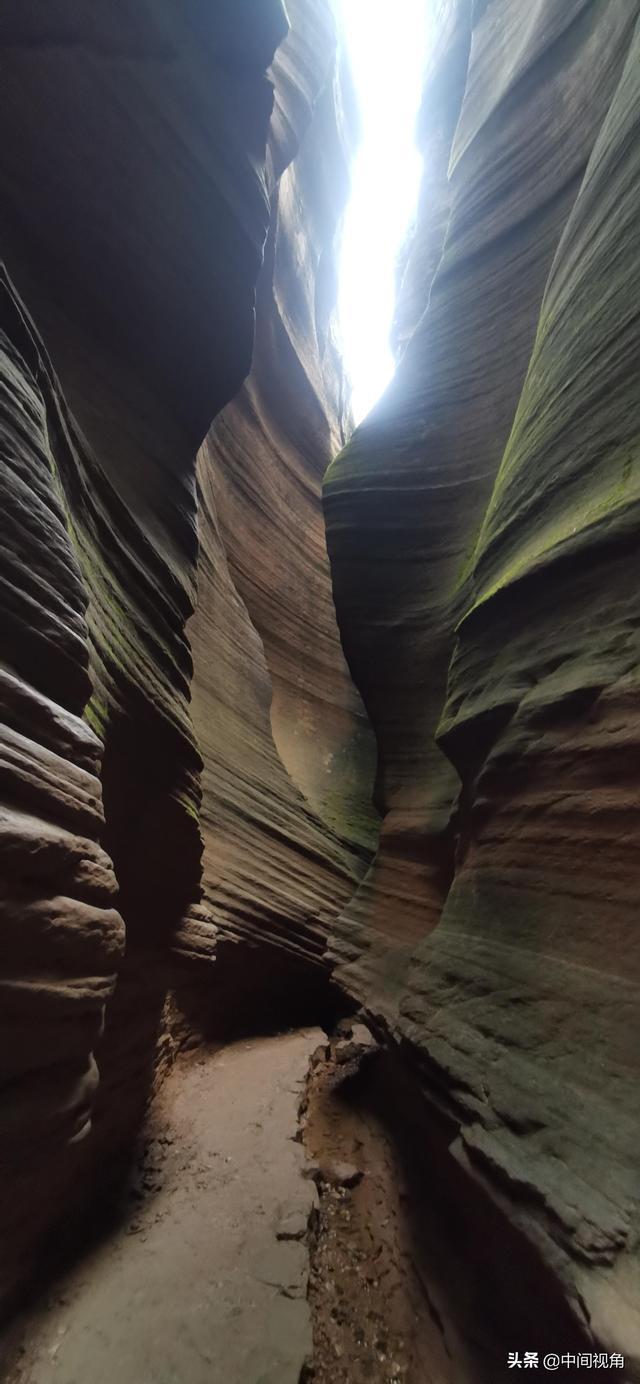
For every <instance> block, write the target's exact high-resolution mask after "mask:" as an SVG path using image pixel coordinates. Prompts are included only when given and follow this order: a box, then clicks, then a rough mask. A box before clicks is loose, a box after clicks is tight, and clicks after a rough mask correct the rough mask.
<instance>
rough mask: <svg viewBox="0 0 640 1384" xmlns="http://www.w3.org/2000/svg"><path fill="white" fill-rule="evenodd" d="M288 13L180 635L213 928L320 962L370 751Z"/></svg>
mask: <svg viewBox="0 0 640 1384" xmlns="http://www.w3.org/2000/svg"><path fill="white" fill-rule="evenodd" d="M290 17H291V32H290V35H289V37H288V39H287V41H286V42H285V43H284V44H283V46H282V47H281V48H280V50H279V52H278V55H277V58H276V62H275V63H274V68H273V75H274V80H275V85H276V97H275V109H274V120H273V124H272V132H271V139H270V146H269V170H270V184H271V188H272V217H271V227H270V231H269V237H268V240H267V246H266V253H265V264H264V268H263V271H262V274H261V276H260V280H259V284H258V297H257V317H256V340H255V348H254V357H253V365H252V370H251V374H250V376H249V379H248V381H247V383H246V385H245V386H244V388H243V389H242V390H241V392H240V394H239V395H238V396H237V398H236V399H235V400H234V401H233V403H231V404H230V405H229V406H228V408H226V409H225V410H224V411H223V412H222V414H221V415H220V416H219V418H217V419H216V422H215V423H214V426H213V428H212V430H211V433H210V434H209V437H208V439H207V442H206V444H205V446H204V447H203V449H202V452H201V454H200V459H199V485H200V505H199V530H200V540H201V555H200V565H199V574H198V605H197V610H196V614H195V615H194V618H193V621H192V622H191V626H190V637H191V641H192V646H193V651H194V662H195V678H194V719H195V724H196V729H197V733H198V739H199V743H200V745H201V747H202V751H203V757H204V762H205V768H204V773H203V810H202V821H203V831H204V838H205V854H204V879H203V884H204V891H205V900H206V903H207V905H208V907H209V908H210V916H211V919H212V922H213V925H214V928H215V934H216V935H217V939H218V941H223V940H224V939H228V938H233V939H244V940H248V941H249V942H251V943H252V945H253V946H260V947H261V948H262V949H263V950H264V948H265V947H268V946H271V945H274V946H276V947H278V948H284V950H285V951H286V952H287V953H288V954H290V955H292V956H294V957H300V958H302V959H304V958H305V957H306V958H307V959H311V960H313V961H321V960H322V958H323V956H324V952H325V943H326V935H327V928H328V926H329V925H330V924H331V923H332V922H333V921H334V920H335V919H336V917H337V916H338V914H339V912H340V911H341V909H342V907H343V906H344V904H345V903H346V901H347V899H348V898H349V897H350V895H351V894H352V893H353V891H354V889H355V888H356V886H357V882H358V879H359V877H360V875H361V874H362V872H363V870H364V868H365V865H366V862H367V860H368V859H369V856H370V852H371V848H372V846H373V845H374V843H375V831H376V823H375V814H373V813H372V809H371V806H370V797H371V777H372V773H373V767H374V751H373V745H372V738H371V733H370V730H369V727H368V723H367V720H366V717H365V715H364V712H363V710H362V707H361V705H360V703H359V700H358V698H357V695H356V693H355V689H354V687H353V684H352V682H351V679H350V677H349V674H348V672H347V669H346V665H345V663H344V658H343V655H342V651H341V648H340V644H339V639H338V631H337V626H336V619H335V611H334V607H333V600H332V594H331V582H330V575H329V564H328V559H327V553H326V547H325V537H324V523H323V516H322V505H321V483H322V477H323V474H324V471H325V470H326V467H327V465H328V463H329V461H330V460H331V457H332V456H333V455H334V453H335V451H336V449H337V447H339V446H340V445H341V443H342V441H343V440H344V413H345V386H344V382H343V375H342V366H341V362H340V359H339V356H338V353H337V350H336V347H335V344H334V339H333V326H332V315H333V309H334V302H335V293H336V283H335V270H336V255H335V248H334V241H335V237H336V230H337V225H338V221H339V217H340V215H341V211H342V206H343V202H344V199H345V197H346V191H347V187H348V173H347V167H346V158H347V156H348V153H349V145H350V141H351V139H352V134H351V120H352V118H350V117H349V114H348V107H347V115H346V116H341V112H342V111H343V110H344V109H345V98H346V96H347V95H348V91H349V88H348V74H347V73H345V72H342V73H341V74H339V80H340V99H339V100H338V99H337V97H336V81H337V80H338V77H337V75H336V35H335V26H334V21H333V19H332V16H331V11H330V9H329V8H328V7H324V6H320V7H318V6H317V5H315V4H312V3H310V0H298V3H296V4H295V5H293V6H291V7H290ZM285 164H286V165H287V166H286V170H285V171H284V172H283V171H282V170H283V167H284V165H285ZM276 179H278V181H277V182H276ZM207 936H209V938H210V939H211V942H212V943H213V937H214V933H213V932H209V933H207V930H206V927H204V926H200V927H199V929H198V939H197V943H196V944H195V945H197V948H198V949H199V950H200V951H202V950H206V946H207ZM243 964H244V965H246V964H247V963H246V960H245V962H244V963H243ZM261 964H264V958H263V960H262V962H261Z"/></svg>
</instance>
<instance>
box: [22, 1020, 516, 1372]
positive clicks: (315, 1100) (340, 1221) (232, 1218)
mask: <svg viewBox="0 0 640 1384" xmlns="http://www.w3.org/2000/svg"><path fill="white" fill-rule="evenodd" d="M379 1060H380V1059H379V1055H378V1052H377V1048H376V1044H375V1043H374V1041H373V1040H372V1038H371V1036H370V1034H369V1033H368V1031H367V1030H366V1029H365V1028H364V1027H363V1026H362V1025H361V1024H357V1023H356V1024H351V1023H347V1022H345V1021H343V1022H342V1023H341V1024H340V1025H339V1026H338V1031H337V1033H336V1035H335V1036H334V1037H333V1038H332V1039H328V1038H327V1036H326V1034H325V1033H324V1032H323V1031H322V1030H321V1029H319V1028H315V1029H302V1030H299V1031H294V1032H289V1033H286V1034H281V1035H278V1036H271V1037H260V1038H252V1039H250V1040H243V1041H240V1042H236V1043H233V1044H230V1045H228V1046H226V1047H223V1048H218V1049H215V1048H212V1047H206V1046H205V1047H200V1048H198V1049H196V1050H195V1051H194V1052H190V1053H188V1054H185V1055H183V1056H181V1057H179V1058H178V1059H177V1061H176V1063H175V1066H174V1068H173V1070H172V1071H171V1073H170V1075H169V1076H168V1078H167V1080H166V1081H165V1083H164V1085H163V1087H162V1089H161V1091H160V1094H159V1096H158V1097H157V1098H156V1100H155V1102H154V1103H153V1105H152V1107H151V1110H150V1113H149V1117H148V1120H147V1123H146V1126H145V1129H144V1130H143V1132H142V1134H141V1138H140V1141H139V1147H138V1152H137V1157H136V1160H135V1163H134V1165H133V1169H132V1173H131V1177H130V1180H129V1184H128V1189H127V1193H126V1195H125V1197H124V1199H123V1202H122V1205H121V1206H120V1208H119V1214H118V1216H117V1218H116V1219H115V1220H114V1221H112V1222H111V1223H110V1225H109V1227H108V1228H107V1229H106V1230H104V1231H103V1233H102V1234H101V1236H100V1238H99V1239H98V1240H96V1239H95V1237H94V1240H93V1243H92V1244H91V1245H90V1246H89V1247H86V1246H85V1249H84V1251H83V1252H82V1253H81V1254H78V1255H77V1256H76V1259H75V1262H74V1264H73V1265H72V1266H71V1267H70V1268H69V1267H68V1268H67V1269H66V1270H65V1271H64V1272H61V1273H59V1274H58V1275H57V1276H56V1277H54V1278H52V1279H51V1280H50V1281H49V1285H48V1287H47V1289H46V1290H45V1292H44V1293H42V1294H41V1296H40V1300H39V1301H38V1302H36V1303H35V1304H34V1305H32V1307H31V1308H30V1310H28V1311H25V1312H24V1313H23V1314H22V1316H21V1317H20V1319H19V1320H18V1321H17V1322H15V1323H14V1325H13V1327H12V1329H11V1331H10V1332H9V1333H8V1334H7V1335H6V1336H5V1339H4V1342H3V1343H2V1342H0V1377H1V1378H2V1379H3V1380H4V1381H5V1384H113V1381H114V1379H115V1380H117V1384H298V1381H308V1384H364V1381H365V1380H366V1381H368V1382H369V1381H371V1384H497V1381H498V1380H501V1379H502V1374H501V1373H499V1372H498V1371H497V1370H496V1369H495V1368H493V1366H495V1364H496V1358H494V1359H493V1360H489V1359H488V1358H487V1357H486V1355H485V1354H483V1350H482V1348H480V1349H478V1343H477V1342H472V1343H470V1342H469V1340H468V1339H464V1333H462V1334H461V1333H460V1331H459V1330H458V1326H457V1323H456V1317H455V1313H453V1314H450V1313H449V1312H448V1310H447V1308H446V1306H445V1308H444V1309H443V1299H442V1296H441V1295H440V1296H438V1291H439V1289H438V1287H437V1285H436V1291H434V1286H433V1283H432V1281H431V1277H430V1273H431V1270H432V1269H433V1263H437V1264H439V1263H440V1261H441V1260H442V1255H443V1251H442V1244H441V1243H440V1244H435V1243H434V1242H433V1241H432V1242H429V1241H428V1238H427V1242H426V1244H425V1243H424V1242H423V1228H422V1227H421V1226H420V1225H417V1224H416V1190H415V1187H413V1186H408V1185H407V1180H406V1168H405V1165H404V1163H403V1160H402V1156H401V1153H400V1151H399V1148H398V1146H397V1143H396V1141H395V1138H394V1137H393V1136H392V1134H391V1133H390V1132H389V1129H388V1128H387V1127H386V1126H385V1124H384V1121H383V1120H382V1118H381V1117H380V1116H379V1115H378V1114H376V1113H374V1111H373V1108H372V1106H371V1103H370V1102H368V1100H367V1099H366V1096H365V1097H363V1095H362V1090H363V1088H364V1090H365V1092H366V1088H367V1082H368V1085H369V1089H371V1088H374V1089H377V1088H378V1086H379V1080H378V1072H379V1068H378V1065H377V1064H378V1062H379ZM425 1252H426V1254H427V1255H428V1256H431V1259H432V1260H433V1263H430V1262H429V1261H425V1258H424V1253H425ZM456 1292H457V1287H456ZM505 1358H506V1357H505Z"/></svg>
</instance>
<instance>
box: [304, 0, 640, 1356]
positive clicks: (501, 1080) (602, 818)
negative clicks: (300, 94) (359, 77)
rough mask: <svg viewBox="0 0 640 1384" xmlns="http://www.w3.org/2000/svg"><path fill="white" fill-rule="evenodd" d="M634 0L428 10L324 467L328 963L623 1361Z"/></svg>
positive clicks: (629, 1057) (627, 1193)
mask: <svg viewBox="0 0 640 1384" xmlns="http://www.w3.org/2000/svg"><path fill="white" fill-rule="evenodd" d="M638 15H639V11H638V6H637V5H636V4H633V5H628V6H619V5H617V4H615V3H608V4H607V3H605V4H602V5H594V4H590V3H584V2H583V0H576V3H572V4H567V5H562V6H560V5H557V4H555V3H552V2H551V0H538V3H536V4H535V5H533V6H530V7H529V9H528V11H527V16H526V22H523V14H522V12H521V11H520V10H519V8H518V7H517V6H513V5H511V4H509V3H506V2H505V3H503V2H502V0H491V3H489V4H480V5H476V6H471V5H469V4H466V3H459V4H453V5H450V6H447V7H444V14H443V15H441V23H442V35H441V42H440V44H439V45H438V46H437V56H436V59H435V68H434V70H433V71H432V72H431V74H430V79H429V82H428V86H427V95H426V97H425V103H424V116H423V122H422V136H423V140H424V144H425V150H426V152H427V158H428V168H427V175H426V176H427V192H428V197H426V198H425V199H424V200H423V206H422V214H421V218H420V221H419V224H418V227H417V230H416V235H415V241H414V246H413V249H412V252H411V256H410V260H409V263H408V266H407V268H406V272H405V276H404V281H403V287H402V291H401V301H400V308H399V325H398V332H397V334H398V339H399V340H400V341H403V340H406V341H407V344H406V349H405V352H404V355H403V357H402V360H401V362H400V364H399V368H398V371H397V374H396V377H395V379H394V381H393V383H392V384H391V386H390V387H389V389H388V391H387V393H386V395H385V397H384V398H383V399H382V401H381V402H380V403H379V405H378V406H377V407H376V408H375V409H374V410H373V412H372V413H371V415H370V416H369V417H368V418H367V419H366V420H365V422H364V424H363V425H362V426H361V427H360V428H358V429H357V431H356V432H355V434H354V436H353V437H352V439H351V441H350V443H349V445H348V446H347V448H346V449H345V450H344V451H343V452H342V453H341V455H340V456H339V457H338V458H337V460H336V461H335V462H334V464H333V465H332V467H331V468H330V470H329V473H328V476H327V480H326V488H325V506H326V514H327V521H328V531H329V547H330V554H331V560H332V567H333V574H334V586H335V592H336V601H337V607H338V614H339V620H340V626H341V631H342V636H343V642H344V645H345V649H346V652H347V656H348V659H349V662H350V665H351V668H352V671H353V673H354V676H355V679H356V682H357V683H358V685H359V687H360V689H361V691H362V694H363V698H364V701H365V704H366V706H367V708H368V710H369V713H370V715H371V718H372V720H373V723H374V726H375V729H376V733H377V737H378V744H379V751H380V758H379V769H378V789H377V795H378V800H379V804H380V806H381V809H382V810H383V812H384V814H385V816H384V823H383V828H382V835H381V845H380V850H379V854H378V857H377V861H376V864H375V867H374V869H373V871H372V872H371V874H370V876H369V877H368V879H367V882H366V884H365V886H364V887H363V889H361V891H360V892H359V894H358V896H357V897H356V899H355V900H354V903H353V905H352V906H351V907H350V908H349V909H348V910H347V911H346V913H345V916H344V918H343V920H342V921H341V924H340V927H339V928H338V930H337V936H336V942H335V954H336V959H337V963H338V973H339V974H340V976H341V980H342V983H343V985H344V986H345V987H347V988H348V989H349V990H350V991H351V992H352V993H353V992H354V991H355V992H356V993H357V994H358V995H359V996H360V998H361V999H362V1000H363V1001H364V1002H365V1003H366V1005H367V1006H368V1007H369V1008H370V1009H371V1011H372V1012H373V1013H376V1012H377V1013H378V1014H383V1015H385V1017H386V1019H387V1022H388V1024H389V1025H390V1027H391V1029H392V1031H393V1032H394V1033H395V1034H396V1036H397V1037H398V1038H399V1039H401V1040H402V1041H403V1044H404V1050H405V1051H407V1052H409V1051H411V1052H412V1053H413V1056H414V1059H415V1062H416V1065H417V1069H418V1070H419V1071H420V1073H421V1080H422V1085H423V1089H424V1092H425V1095H426V1097H427V1100H428V1102H429V1105H430V1107H431V1109H432V1110H434V1109H435V1110H437V1111H438V1112H440V1114H441V1115H443V1116H445V1117H446V1119H447V1121H449V1122H450V1130H451V1132H450V1134H449V1138H448V1142H449V1143H450V1144H451V1155H452V1157H453V1159H454V1160H455V1161H456V1162H457V1163H458V1164H460V1165H461V1166H462V1167H463V1169H465V1170H466V1186H467V1189H468V1196H469V1201H470V1205H471V1204H472V1203H473V1201H474V1199H477V1198H478V1196H479V1195H480V1190H479V1189H482V1194H483V1195H485V1196H488V1197H489V1198H491V1199H492V1200H493V1202H494V1203H495V1204H496V1205H497V1206H499V1207H500V1208H501V1211H502V1213H503V1215H504V1216H506V1217H507V1218H508V1219H509V1220H511V1221H512V1222H513V1223H515V1224H516V1225H517V1226H518V1227H519V1230H520V1233H521V1234H523V1235H524V1236H525V1237H526V1239H527V1240H528V1241H529V1243H530V1245H531V1246H533V1247H534V1251H535V1255H536V1256H537V1257H538V1258H540V1259H541V1260H542V1261H544V1263H545V1264H546V1265H547V1266H551V1267H552V1270H553V1274H554V1276H555V1277H556V1280H560V1281H561V1282H562V1284H563V1290H562V1291H563V1293H564V1294H565V1295H566V1297H567V1300H568V1301H569V1303H570V1304H571V1305H572V1308H573V1311H574V1313H575V1316H576V1319H577V1321H578V1322H579V1323H580V1324H581V1325H582V1326H583V1327H584V1328H585V1329H587V1330H588V1331H589V1332H591V1333H593V1336H594V1337H595V1338H596V1339H598V1340H600V1341H603V1342H605V1343H606V1344H607V1345H608V1346H609V1347H610V1348H612V1349H618V1350H623V1351H624V1352H625V1353H626V1355H627V1356H628V1357H632V1356H634V1355H637V1354H638V1353H639V1351H638V1347H639V1332H640V1322H639V1320H638V1313H637V1302H638V1293H637V1279H638V1265H637V1258H636V1257H635V1253H636V1249H635V1247H636V1245H637V1236H638V1209H639V1206H640V1182H639V1181H638V1176H637V1169H636V1168H634V1155H633V1149H634V1146H635V1145H636V1144H637V1138H638V1132H639V1130H640V1108H639V1104H638V1074H637V1058H638V1052H639V1051H640V1041H639V1039H640V1035H639V1033H638V1031H637V1020H636V1018H635V1016H636V1015H637V997H638V996H637V986H638V970H637V963H636V961H635V947H634V943H633V940H632V923H631V910H632V908H633V902H632V901H633V898H634V892H635V888H636V860H637V850H635V849H634V845H635V835H636V831H635V816H634V813H633V797H634V789H633V787H632V783H633V782H635V781H636V780H637V768H636V766H635V759H634V746H635V742H636V731H635V721H636V711H635V708H636V706H637V691H636V671H637V627H638V604H637V597H636V594H635V581H634V577H633V575H632V566H631V564H632V562H633V554H634V552H635V551H636V549H637V542H638V528H637V495H636V491H637V474H638V473H637V458H636V450H637V434H638V426H639V421H640V419H639V414H638V406H637V389H636V382H635V378H634V373H635V372H634V364H633V363H634V360H635V355H636V354H637V349H638V322H637V303H638V285H637V282H636V279H637V253H636V250H634V248H633V247H634V245H635V246H636V248H637V228H638V206H639V205H640V202H639V188H638V176H639V172H640V165H639V162H638V141H637V132H638V117H639V111H640V104H639V103H640V83H639V81H638V71H639V70H640V69H639V68H638V31H637V24H638ZM465 51H466V52H467V53H468V65H467V70H466V74H465V76H464V80H463V81H461V75H462V73H463V66H464V62H463V54H464V53H465ZM449 143H450V153H449V156H448V169H449V171H448V177H447V182H446V185H443V182H442V180H443V178H444V177H445V175H446V162H447V156H446V154H445V152H444V151H445V148H446V146H447V144H449ZM436 263H437V268H436ZM434 270H435V273H434ZM455 1132H457V1137H454V1133H455ZM452 1141H453V1142H452ZM473 1189H475V1190H473Z"/></svg>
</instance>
